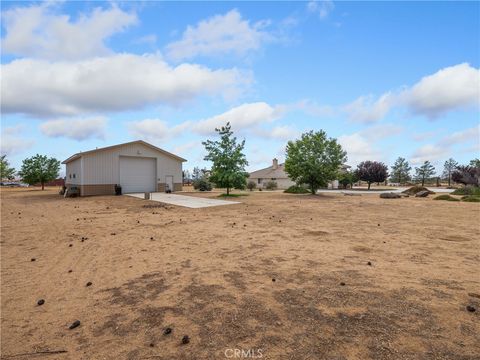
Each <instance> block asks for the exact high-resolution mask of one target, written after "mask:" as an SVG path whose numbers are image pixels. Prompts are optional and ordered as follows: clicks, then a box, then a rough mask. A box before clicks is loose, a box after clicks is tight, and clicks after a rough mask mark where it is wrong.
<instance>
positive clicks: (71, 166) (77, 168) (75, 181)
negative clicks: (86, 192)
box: [65, 159, 82, 185]
mask: <svg viewBox="0 0 480 360" xmlns="http://www.w3.org/2000/svg"><path fill="white" fill-rule="evenodd" d="M65 176H66V177H67V180H66V181H65V183H66V184H72V185H80V184H81V183H82V159H77V160H74V161H71V162H69V163H68V164H67V165H66V171H65ZM74 176H75V177H74Z"/></svg>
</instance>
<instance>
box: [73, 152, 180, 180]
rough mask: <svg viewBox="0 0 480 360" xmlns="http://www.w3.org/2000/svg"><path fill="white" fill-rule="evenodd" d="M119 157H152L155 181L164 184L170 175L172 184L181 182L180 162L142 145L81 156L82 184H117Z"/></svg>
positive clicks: (118, 178)
mask: <svg viewBox="0 0 480 360" xmlns="http://www.w3.org/2000/svg"><path fill="white" fill-rule="evenodd" d="M120 156H133V157H136V156H137V157H152V158H156V159H157V181H158V183H164V182H165V176H167V175H172V176H173V181H174V183H181V182H182V162H181V161H180V160H176V159H174V158H171V157H170V156H167V155H165V154H162V153H160V152H158V151H156V150H154V149H152V148H150V147H148V146H145V145H142V144H126V145H124V146H121V147H116V148H113V149H108V150H104V151H98V152H94V153H90V154H85V155H82V158H83V159H84V163H83V184H87V185H91V184H119V182H120V167H119V166H120V161H119V159H120Z"/></svg>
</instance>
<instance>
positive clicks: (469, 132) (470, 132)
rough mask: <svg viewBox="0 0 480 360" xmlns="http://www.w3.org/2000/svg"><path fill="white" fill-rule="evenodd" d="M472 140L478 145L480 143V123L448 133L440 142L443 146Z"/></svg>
mask: <svg viewBox="0 0 480 360" xmlns="http://www.w3.org/2000/svg"><path fill="white" fill-rule="evenodd" d="M471 141H475V142H476V143H477V145H478V144H479V142H480V125H477V126H474V127H472V128H469V129H465V130H462V131H457V132H454V133H453V134H451V135H447V136H445V137H444V138H443V139H441V140H440V141H439V143H438V144H439V145H441V146H453V145H457V144H466V143H468V142H471Z"/></svg>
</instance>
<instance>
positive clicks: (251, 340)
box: [1, 189, 480, 359]
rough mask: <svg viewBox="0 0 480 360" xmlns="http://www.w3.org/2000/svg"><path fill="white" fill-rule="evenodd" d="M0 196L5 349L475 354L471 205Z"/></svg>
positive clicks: (478, 327)
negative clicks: (177, 203) (202, 204)
mask: <svg viewBox="0 0 480 360" xmlns="http://www.w3.org/2000/svg"><path fill="white" fill-rule="evenodd" d="M198 196H215V194H202V195H198ZM1 200H2V202H1V210H2V213H1V230H2V232H1V310H2V313H1V340H2V342H1V352H2V359H9V358H14V359H26V358H28V359H36V358H42V359H43V358H45V359H228V358H235V357H234V356H235V354H236V355H239V356H242V354H241V353H239V351H240V350H243V351H244V353H243V356H244V358H246V356H245V355H250V358H257V359H258V358H262V359H478V358H479V354H480V322H479V320H480V276H479V263H480V248H479V242H480V238H479V230H480V229H479V219H480V206H479V204H476V203H463V202H461V203H460V202H455V203H453V202H446V201H432V199H431V198H426V199H419V198H405V199H380V198H378V195H372V196H369V195H367V196H342V195H338V194H335V195H333V194H332V195H319V196H310V195H287V194H283V193H278V192H275V193H268V192H256V193H254V194H252V195H250V196H245V197H242V198H240V200H241V201H242V202H243V203H242V204H239V205H232V206H225V207H217V208H207V209H186V208H179V207H174V206H162V205H161V204H159V203H154V202H148V201H144V200H139V199H135V198H131V197H114V196H110V197H90V198H77V199H63V198H62V197H60V196H58V195H56V193H55V191H53V190H47V191H43V192H42V191H36V190H27V189H21V190H15V189H14V190H3V191H2V193H1ZM145 205H147V207H145ZM152 205H153V206H157V207H151V206H152ZM149 206H150V207H149ZM82 238H83V241H82ZM32 258H35V259H36V261H31V259H32ZM368 262H371V265H368ZM70 270H71V272H69V271H70ZM274 280H275V281H274ZM87 282H92V285H91V286H86V283H87ZM342 283H344V285H342ZM39 299H44V300H45V304H44V305H42V306H38V305H37V301H38V300H39ZM467 305H472V306H475V307H476V309H477V311H476V312H469V311H467V310H466V306H467ZM77 319H78V320H80V321H81V325H80V326H79V327H77V328H76V329H73V330H69V329H68V326H69V325H70V324H71V323H72V322H73V321H74V320H77ZM167 327H171V328H172V329H173V331H172V333H171V334H169V335H164V334H163V332H164V329H165V328H167ZM184 335H188V336H189V337H190V342H189V343H188V344H186V345H182V343H181V339H182V337H183V336H184ZM229 349H231V350H229ZM233 349H239V350H238V351H237V353H235V352H234V350H233ZM60 350H64V351H66V352H65V353H58V354H45V353H43V354H38V355H24V356H20V355H18V354H22V353H34V352H42V351H43V352H45V351H60ZM249 350H250V352H247V351H249ZM16 354H17V355H18V356H16V357H12V356H13V355H16ZM237 358H240V357H237Z"/></svg>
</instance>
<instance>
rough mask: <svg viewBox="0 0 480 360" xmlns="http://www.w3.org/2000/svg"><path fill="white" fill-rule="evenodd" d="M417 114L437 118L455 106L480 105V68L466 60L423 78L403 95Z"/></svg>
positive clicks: (404, 99)
mask: <svg viewBox="0 0 480 360" xmlns="http://www.w3.org/2000/svg"><path fill="white" fill-rule="evenodd" d="M401 97H402V100H403V101H405V103H406V105H407V106H408V108H409V109H410V111H412V112H413V113H416V114H420V115H425V116H427V117H429V118H436V117H438V116H440V115H442V114H444V113H446V112H448V111H450V110H452V109H456V108H467V107H471V106H474V105H477V106H478V105H479V101H480V70H479V69H476V68H474V67H471V66H470V65H469V64H466V63H463V64H459V65H455V66H450V67H447V68H444V69H441V70H439V71H437V72H436V73H435V74H433V75H429V76H426V77H424V78H422V79H421V80H420V81H419V82H418V83H416V84H415V85H414V86H413V87H412V88H410V89H408V90H406V91H405V92H404V93H403V94H401Z"/></svg>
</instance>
